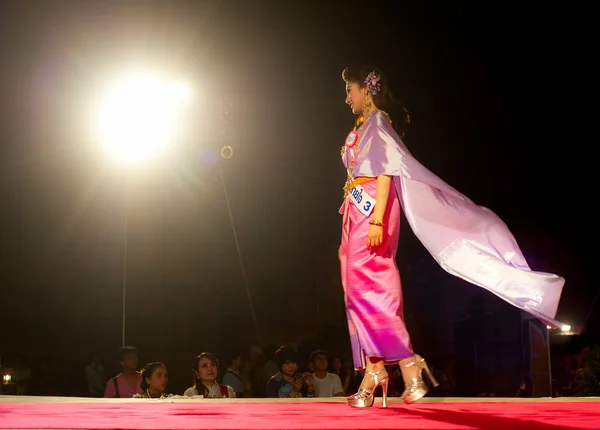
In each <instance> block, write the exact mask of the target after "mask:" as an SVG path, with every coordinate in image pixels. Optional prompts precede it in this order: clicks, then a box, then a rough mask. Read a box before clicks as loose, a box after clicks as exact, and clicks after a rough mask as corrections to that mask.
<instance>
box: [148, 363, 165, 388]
mask: <svg viewBox="0 0 600 430" xmlns="http://www.w3.org/2000/svg"><path fill="white" fill-rule="evenodd" d="M160 367H163V368H165V369H166V368H167V366H165V365H164V364H163V363H161V362H160V361H155V362H154V363H148V364H147V365H146V367H144V370H142V390H144V391H146V390H147V389H148V388H150V386H149V385H148V382H146V378H152V375H154V372H156V370H157V369H158V368H160Z"/></svg>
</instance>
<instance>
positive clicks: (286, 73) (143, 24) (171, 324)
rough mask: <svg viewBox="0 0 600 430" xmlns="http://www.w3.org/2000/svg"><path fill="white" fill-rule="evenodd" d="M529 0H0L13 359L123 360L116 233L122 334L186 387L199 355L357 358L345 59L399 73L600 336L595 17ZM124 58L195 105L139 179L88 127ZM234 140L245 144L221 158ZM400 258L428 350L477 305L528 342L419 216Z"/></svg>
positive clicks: (585, 326)
mask: <svg viewBox="0 0 600 430" xmlns="http://www.w3.org/2000/svg"><path fill="white" fill-rule="evenodd" d="M524 4H525V3H516V2H515V3H514V4H512V3H511V2H492V3H489V2H463V1H458V0H456V1H448V2H439V3H435V2H431V3H429V4H428V5H425V4H423V2H392V1H390V2H382V1H369V2H366V1H365V2H350V1H329V2H326V1H287V2H285V1H279V2H275V1H274V2H255V1H239V2H237V1H227V0H223V1H207V2H203V1H169V2H159V1H85V0H82V1H62V0H54V1H22V2H11V1H7V0H4V1H2V2H1V3H0V16H1V17H2V18H1V21H2V25H1V26H0V53H1V60H0V61H1V65H0V151H1V152H0V175H1V176H0V178H1V181H0V199H1V200H0V201H1V204H2V210H1V212H0V214H1V215H0V216H1V220H0V234H1V236H0V238H1V241H0V247H1V248H0V249H1V258H0V276H1V284H0V285H1V294H0V328H1V331H0V351H4V352H5V353H11V354H15V353H24V354H25V355H26V356H27V357H28V359H29V360H30V361H31V362H32V363H35V362H36V361H38V360H40V358H41V357H52V358H53V360H55V361H53V362H54V363H59V364H56V366H57V367H56V368H57V369H58V368H59V367H60V368H62V367H65V366H67V367H68V366H71V365H72V364H69V363H79V364H77V366H83V362H84V361H85V360H86V359H87V356H88V355H89V354H90V353H92V352H98V353H100V354H101V355H102V356H103V358H104V359H105V362H106V364H107V365H108V366H109V367H110V366H112V362H113V360H114V351H116V349H117V348H118V347H119V346H120V345H121V298H122V286H123V261H124V253H123V252H124V241H125V238H126V240H127V272H126V279H127V342H126V343H128V344H133V345H135V346H137V347H138V348H139V349H140V352H141V362H142V363H140V364H143V362H147V361H154V360H161V361H164V362H166V363H167V365H168V366H169V370H170V373H171V374H172V376H173V378H174V382H173V384H174V385H175V384H180V385H183V386H184V387H185V383H186V381H187V378H188V376H187V375H188V373H189V372H188V370H189V367H190V365H191V362H192V359H193V356H194V355H195V354H196V353H198V352H200V351H202V350H211V351H215V352H216V353H218V354H225V353H226V351H229V350H231V349H233V348H242V349H244V350H246V349H247V347H248V346H249V345H251V344H262V345H263V346H266V345H271V344H282V343H294V344H296V343H300V342H310V341H314V340H315V339H317V341H314V342H317V343H319V342H320V343H319V346H320V347H322V348H332V349H335V348H338V349H342V348H347V347H348V345H346V342H347V338H346V336H347V333H346V321H345V316H344V309H343V295H342V291H341V285H340V281H339V273H338V266H337V247H338V244H339V239H340V221H341V217H340V215H338V214H337V210H338V208H339V205H340V204H341V198H342V191H341V188H342V186H343V182H344V180H345V171H344V169H343V166H342V164H341V161H340V159H339V150H340V147H341V145H342V142H343V139H344V138H345V136H346V134H347V133H348V131H349V130H350V128H351V126H352V123H353V116H352V114H351V112H350V110H349V108H348V107H347V106H346V105H345V104H344V96H345V95H344V83H343V81H342V80H341V71H342V69H343V68H344V67H345V66H346V65H348V64H352V63H369V64H375V65H377V66H378V67H380V68H381V69H383V70H384V72H386V74H387V75H388V78H389V79H390V81H391V86H392V90H393V91H394V93H395V95H396V96H397V97H398V98H399V99H401V100H402V101H403V103H404V104H405V105H406V106H407V107H408V108H409V110H410V113H411V118H412V124H411V127H410V129H409V132H408V135H407V138H406V144H407V146H408V147H409V149H410V150H411V151H412V152H413V154H414V155H415V156H416V157H417V158H418V159H419V160H420V161H421V162H422V163H423V164H425V165H426V166H427V167H429V168H430V169H431V170H432V171H433V172H435V173H436V174H437V175H439V176H440V177H441V178H443V179H444V180H446V181H447V182H448V183H449V184H451V185H452V186H454V187H455V188H457V189H459V190H461V191H462V192H463V193H465V194H466V195H467V196H469V197H470V198H471V199H473V200H474V201H476V202H477V203H479V204H481V205H484V206H487V207H489V208H491V209H492V210H494V211H495V212H496V213H497V214H498V215H500V217H502V218H503V219H504V220H505V221H506V223H507V224H508V225H509V227H510V228H511V230H512V231H513V233H514V235H515V236H516V238H517V240H518V242H519V244H520V246H521V248H522V250H523V252H524V253H525V255H526V256H527V258H528V259H529V261H530V265H531V267H532V269H534V270H541V271H550V272H553V273H558V274H560V275H562V276H564V277H565V278H566V280H567V282H566V285H565V287H564V291H563V297H562V301H561V304H560V307H559V311H558V315H557V317H558V319H560V320H561V321H564V322H565V323H568V324H571V325H572V326H573V328H574V329H577V330H578V331H583V333H584V334H585V338H584V341H583V343H584V344H589V343H590V342H594V341H595V340H596V339H597V337H596V336H595V333H597V329H598V325H599V323H600V321H599V318H598V316H599V312H600V311H599V308H600V305H598V304H597V303H596V302H595V300H596V299H597V290H598V285H597V284H596V283H595V280H594V279H593V278H592V276H591V271H592V259H593V258H594V257H595V254H594V253H593V252H589V249H590V248H591V241H592V236H595V233H594V230H593V228H592V226H593V225H595V223H596V221H595V215H596V212H595V210H594V204H593V202H592V200H593V199H595V189H594V188H592V184H593V182H592V174H591V166H592V163H594V164H595V160H593V157H592V155H593V153H594V150H593V148H594V146H595V142H594V141H593V140H591V139H590V138H591V137H592V136H594V137H593V139H595V136H596V134H595V133H594V134H591V133H590V134H588V133H587V132H586V128H588V124H589V122H591V114H590V113H586V112H591V110H592V109H594V108H593V107H589V108H588V107H586V105H587V101H588V99H590V100H589V101H591V103H592V105H594V104H595V103H596V102H595V100H594V99H593V98H591V86H590V88H588V84H587V83H586V79H587V77H588V75H589V74H590V72H589V71H588V70H590V69H589V67H588V66H589V64H586V63H588V62H589V63H590V64H591V59H590V58H589V56H590V52H591V51H589V48H588V46H587V45H589V44H590V42H588V40H589V38H590V37H591V30H590V27H588V26H587V25H586V18H585V17H586V15H587V13H588V12H587V11H586V10H584V9H582V10H575V9H574V7H573V8H572V9H570V6H569V5H568V4H567V5H565V4H561V7H562V9H558V6H557V8H556V9H555V8H553V7H552V6H549V4H548V3H544V4H543V6H535V7H534V6H533V5H532V6H524ZM132 65H134V66H137V65H143V66H149V67H152V68H157V69H159V70H161V71H165V73H167V74H172V75H174V76H180V77H183V78H184V79H185V80H186V81H187V82H188V83H189V85H190V86H191V88H192V92H193V103H192V104H191V105H190V106H189V109H188V111H187V115H186V122H185V133H184V134H185V135H184V136H183V138H182V139H181V140H180V141H178V142H177V144H176V145H175V146H174V147H173V149H172V151H171V152H170V153H169V154H168V156H166V157H164V158H163V159H161V160H159V161H156V162H154V163H152V164H150V165H146V166H144V167H140V168H137V169H130V170H124V169H122V168H119V167H118V166H116V165H115V164H114V163H111V162H110V160H109V159H108V158H106V157H104V156H103V155H102V153H101V151H100V150H99V143H98V141H97V136H96V134H95V130H94V124H93V119H94V113H95V111H94V107H95V106H96V103H97V101H98V99H99V98H100V97H101V96H102V93H101V91H102V88H103V86H104V85H105V84H106V82H107V79H108V77H109V76H112V74H114V73H115V72H117V71H119V70H122V69H128V68H129V67H131V66H132ZM596 110H597V109H596ZM225 111H227V115H228V116H227V118H228V122H227V123H224V122H223V121H220V120H219V117H222V116H223V115H225V114H224V112H225ZM225 144H229V145H231V146H232V147H233V148H234V151H235V152H234V157H233V158H232V159H231V160H227V161H219V162H218V164H215V163H212V164H211V163H210V162H207V157H206V153H207V151H208V152H210V151H219V149H220V148H221V146H223V145H225ZM208 158H210V157H208ZM219 166H220V169H221V171H222V173H223V178H224V182H225V184H226V187H227V192H228V196H229V199H230V202H231V210H232V213H233V217H234V221H235V228H236V232H237V235H238V239H239V245H240V250H241V253H242V257H243V264H244V268H245V271H246V274H247V280H248V287H249V292H250V298H251V303H250V301H249V297H248V294H247V291H246V286H245V282H244V278H243V274H242V270H241V267H240V262H239V259H238V254H237V250H236V242H235V240H234V235H233V231H232V226H231V223H230V221H229V215H228V209H227V204H226V200H225V195H224V192H223V188H222V185H221V182H220V177H219V173H218V172H219V170H218V169H219ZM126 208H128V211H127V210H126ZM398 261H399V265H400V269H401V274H402V278H403V287H404V291H405V308H406V313H407V323H408V327H409V330H410V331H411V333H412V336H413V343H414V346H415V348H416V349H418V350H420V351H424V353H425V354H427V353H429V354H432V355H434V356H439V357H442V356H444V355H446V354H448V353H449V352H450V350H452V348H455V344H456V342H455V339H454V334H453V333H454V332H455V328H456V327H460V324H459V322H460V321H464V320H465V319H466V318H467V317H468V315H471V312H472V311H473V310H474V309H475V308H479V309H481V308H485V309H490V310H493V312H492V311H490V312H492V314H494V315H495V317H494V318H495V319H494V321H495V324H500V325H502V324H505V323H506V324H508V325H509V326H510V325H511V324H516V325H515V326H514V327H515V330H514V332H515V336H518V333H517V332H518V324H519V322H518V313H516V314H515V312H514V311H513V309H512V308H510V307H509V306H508V305H506V304H504V303H503V302H501V301H499V300H498V299H496V298H495V297H492V296H491V295H488V294H486V293H483V292H482V291H481V290H479V289H478V288H476V287H474V286H471V285H469V284H467V283H465V282H462V281H459V280H456V279H454V278H452V277H451V276H450V275H448V274H445V273H444V272H443V271H442V270H441V269H439V268H438V267H437V266H436V264H435V263H434V262H433V259H432V258H431V257H430V256H429V255H428V254H427V253H426V251H425V250H424V249H423V248H422V246H421V245H420V244H419V243H418V242H417V240H416V239H415V238H414V236H413V235H412V233H411V232H410V228H409V226H408V224H406V223H405V224H404V227H403V232H402V234H401V245H400V250H399V256H398ZM251 304H252V306H251ZM594 304H595V307H594ZM252 309H254V313H255V315H256V323H257V324H256V325H257V326H258V335H257V333H256V330H255V324H254V321H253V317H252ZM515 315H516V320H515V321H516V323H515V322H514V321H512V320H510V321H509V319H510V318H514V317H515ZM258 336H260V338H258ZM82 360H83V361H82ZM61 366H62V367H61ZM80 368H82V367H80ZM78 369H79V368H78ZM78 369H74V370H73V371H72V372H75V373H76V372H77V371H78ZM182 381H183V382H182Z"/></svg>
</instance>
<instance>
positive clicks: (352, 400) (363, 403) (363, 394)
mask: <svg viewBox="0 0 600 430" xmlns="http://www.w3.org/2000/svg"><path fill="white" fill-rule="evenodd" d="M381 372H385V377H383V378H382V379H381V380H379V374H380V373H381ZM365 373H366V374H367V375H371V376H372V377H373V379H374V380H375V387H373V389H372V390H367V389H366V388H359V389H358V392H357V393H356V394H353V395H351V396H349V397H348V405H350V406H352V407H353V408H369V407H371V406H373V403H374V402H375V390H376V389H377V387H379V386H380V385H381V394H382V398H383V400H382V403H381V406H382V407H384V408H387V390H388V383H389V382H390V378H389V376H388V374H387V371H386V370H385V367H384V368H383V369H379V370H378V371H377V372H375V373H373V372H365Z"/></svg>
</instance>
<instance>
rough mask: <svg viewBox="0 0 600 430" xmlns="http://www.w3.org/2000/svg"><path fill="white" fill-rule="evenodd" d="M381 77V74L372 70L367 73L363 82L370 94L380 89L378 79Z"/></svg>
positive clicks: (374, 93)
mask: <svg viewBox="0 0 600 430" xmlns="http://www.w3.org/2000/svg"><path fill="white" fill-rule="evenodd" d="M380 79H381V75H378V74H377V73H375V71H372V72H371V73H369V74H368V75H367V79H365V84H366V85H367V91H369V92H370V93H371V94H373V95H376V94H377V93H378V92H379V91H380V90H381V85H379V80H380Z"/></svg>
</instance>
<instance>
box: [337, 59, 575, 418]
mask: <svg viewBox="0 0 600 430" xmlns="http://www.w3.org/2000/svg"><path fill="white" fill-rule="evenodd" d="M342 78H343V80H344V82H345V83H346V103H347V104H348V105H349V106H350V108H351V109H352V112H353V113H354V114H356V115H358V119H357V121H356V125H355V127H354V130H352V131H351V132H350V134H349V135H348V137H347V138H346V143H345V145H344V146H343V147H342V160H343V162H344V165H345V166H346V169H347V172H348V178H347V181H346V185H345V187H344V203H343V205H342V207H341V208H340V213H342V214H343V221H342V244H341V246H340V250H339V256H340V266H341V275H342V284H343V287H344V296H345V304H346V314H347V317H348V327H349V331H350V341H351V346H352V352H353V360H354V366H355V368H357V369H365V376H364V378H363V381H362V383H361V386H360V388H359V390H358V392H357V393H355V394H353V395H351V396H350V397H348V404H349V405H350V406H353V407H368V406H372V405H373V402H374V392H375V389H376V388H377V387H378V386H381V388H382V394H383V406H384V407H385V406H387V398H386V397H387V387H388V383H389V376H388V374H387V372H386V370H385V365H386V364H394V363H398V365H399V366H400V369H401V370H402V377H403V380H404V383H405V391H404V393H403V394H402V397H403V399H404V401H405V402H406V403H412V402H415V401H417V400H419V399H420V398H422V397H423V396H424V395H425V394H427V390H428V388H427V385H426V383H425V381H424V380H423V372H425V373H426V374H427V376H428V378H429V381H430V382H431V383H432V384H433V385H434V386H435V385H437V382H436V381H435V379H434V378H433V376H432V375H431V372H429V369H428V367H427V364H426V362H425V360H424V359H423V358H422V357H421V356H419V355H417V354H415V353H414V352H413V350H412V346H411V343H410V336H409V334H408V331H407V330H406V325H405V324H404V318H403V312H402V287H401V282H400V273H399V271H398V267H397V265H396V250H397V248H398V241H399V237H400V210H401V208H402V210H403V211H404V214H405V216H406V219H407V220H408V222H409V224H410V226H411V228H412V230H413V232H414V233H415V235H416V236H417V238H418V239H419V240H420V241H421V243H423V245H424V246H425V248H426V249H427V250H428V251H429V252H430V253H431V255H432V256H433V258H434V259H435V260H436V261H437V262H438V264H439V265H440V266H441V267H442V268H443V269H444V270H446V271H447V272H449V273H451V274H453V275H455V276H457V277H460V278H462V279H465V280H467V281H469V282H471V283H473V284H475V285H477V286H479V287H482V288H485V289H486V290H488V291H490V292H491V293H493V294H496V295H497V296H499V297H500V298H502V299H504V300H505V301H507V302H509V303H510V304H512V305H514V306H516V307H518V308H520V309H523V310H525V311H527V312H529V313H531V314H533V315H534V316H536V317H538V318H539V319H541V320H542V321H544V322H545V323H546V324H548V325H552V326H559V325H560V323H559V322H558V321H556V320H554V317H555V315H556V310H557V307H558V302H559V299H560V295H561V291H562V287H563V285H564V279H563V278H562V277H560V276H557V275H554V274H549V273H541V272H533V271H531V270H530V268H529V266H528V265H527V262H526V261H525V258H524V257H523V254H522V253H521V251H520V249H519V247H518V245H517V243H516V241H515V239H514V237H513V236H512V234H511V232H510V231H509V229H508V228H507V226H506V225H505V224H504V222H502V220H500V219H499V218H498V216H496V215H495V214H494V213H493V212H492V211H490V210H489V209H487V208H484V207H481V206H477V205H476V204H475V203H473V202H472V201H471V200H469V199H468V198H467V197H465V196H464V195H463V194H461V193H460V192H458V191H457V190H455V189H454V188H452V187H450V186H449V185H448V184H446V183H445V182H444V181H442V180H441V179H440V178H438V177H437V176H435V175H434V174H433V173H431V172H430V171H429V170H428V169H427V168H425V167H424V166H423V165H422V164H420V163H419V162H418V161H417V160H416V159H415V158H413V157H412V155H411V154H410V153H409V151H408V149H407V148H406V147H405V146H404V143H403V142H402V139H401V136H402V135H403V131H404V128H405V127H406V126H407V125H408V123H409V117H408V114H407V112H406V110H405V109H403V108H402V107H401V106H400V105H399V104H398V103H397V102H396V101H395V100H394V99H393V97H392V94H391V92H390V90H389V87H388V82H387V80H386V78H385V76H384V75H383V74H382V73H381V71H380V70H378V69H376V68H374V67H355V68H346V69H345V70H344V71H343V73H342ZM393 111H396V112H400V115H399V118H395V121H394V123H393V124H392V121H391V119H390V116H389V115H388V113H387V112H390V113H391V112H393Z"/></svg>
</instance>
